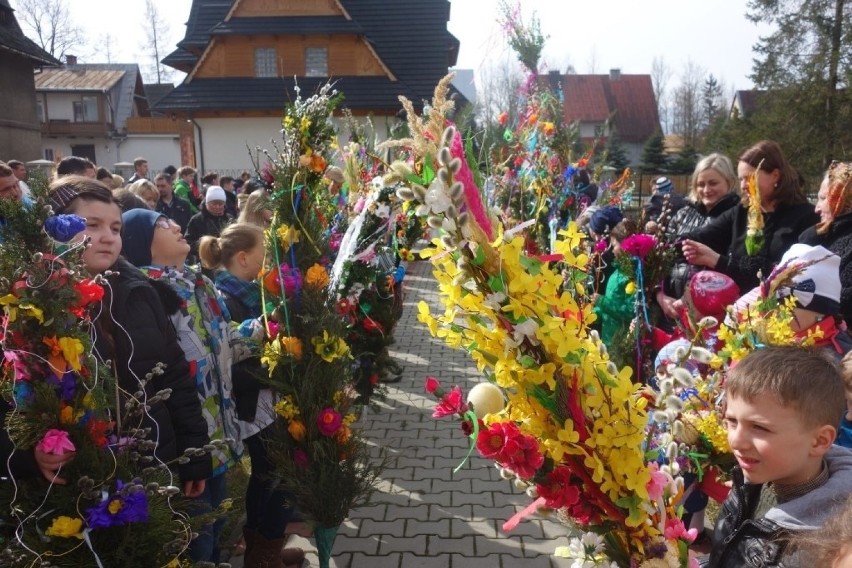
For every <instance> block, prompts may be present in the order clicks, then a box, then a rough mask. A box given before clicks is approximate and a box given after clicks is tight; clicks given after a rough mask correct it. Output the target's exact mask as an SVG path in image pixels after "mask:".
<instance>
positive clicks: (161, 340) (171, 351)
mask: <svg viewBox="0 0 852 568" xmlns="http://www.w3.org/2000/svg"><path fill="white" fill-rule="evenodd" d="M113 270H117V271H119V274H118V275H115V276H112V277H110V284H111V289H112V291H113V293H114V298H112V300H111V302H112V303H111V306H112V314H111V315H112V318H114V319H115V321H116V322H117V323H118V324H120V326H121V327H119V326H118V325H113V324H112V323H111V322H100V323H101V324H105V325H104V326H103V328H105V329H108V330H109V335H110V336H111V338H109V337H106V336H105V335H106V334H104V333H99V334H98V341H97V343H96V347H97V350H98V353H99V355H100V356H101V358H102V359H113V360H114V364H115V370H116V374H117V375H118V377H117V380H118V384H119V386H121V388H122V389H124V390H125V391H126V392H128V393H134V392H137V391H138V390H139V380H138V378H142V377H145V375H147V374H148V373H150V372H151V370H152V369H153V368H154V366H155V365H156V364H157V363H164V364H165V366H166V367H165V372H164V373H163V374H161V375H159V376H157V375H155V376H154V377H153V378H152V379H151V380H150V381H149V382H148V383H147V384H146V386H145V391H146V393H147V396H148V397H152V396H154V394H155V393H157V392H158V391H160V390H163V389H165V388H170V389H172V393H171V396H170V397H169V398H168V399H166V400H165V401H162V402H158V403H155V404H153V405H151V409H150V410H149V412H148V414H149V415H150V417H151V418H152V419H153V422H150V421H149V422H148V423H147V424H145V426H151V427H152V431H151V436H150V438H151V439H156V440H158V442H159V443H158V446H157V449H156V455H157V456H158V457H159V458H160V459H161V460H163V461H171V460H173V459H175V458H176V457H178V456H180V455H182V454H183V452H184V450H185V449H187V448H201V447H202V446H204V445H205V444H208V443H209V442H210V438H209V437H208V435H207V422H206V421H205V420H204V417H203V416H202V414H201V401H200V399H199V397H198V391H197V390H196V386H195V377H194V375H192V374H190V372H189V371H190V370H189V364H188V363H187V362H186V358H185V357H184V354H183V351H182V350H181V348H180V345H178V342H177V337H176V335H175V330H174V327H172V323H171V320H169V318H168V316H167V315H166V308H164V303H163V302H164V301H165V302H167V303H172V304H175V303H177V302H179V301H180V300H179V298H178V297H177V295H176V294H175V293H174V292H173V291H172V290H171V288H169V287H168V285H167V284H166V285H161V284H159V283H156V282H154V281H152V280H149V279H148V278H147V277H146V276H145V275H144V274H143V273H142V272H140V271H139V270H138V269H137V268H135V267H134V266H133V265H131V264H130V263H129V262H127V261H125V260H123V259H121V260H119V261H118V263H116V265H115V266H114V267H113ZM106 302H107V300H105V305H110V304H108V303H106ZM101 317H110V314H109V313H108V312H107V311H105V313H104V314H102V315H101ZM122 328H123V329H122ZM137 377H138V378H137ZM211 470H212V461H211V459H210V456H209V455H206V454H205V455H202V456H197V457H194V458H191V459H190V461H189V463H186V464H183V465H180V466H178V471H179V473H180V478H181V480H183V481H187V480H199V479H207V478H209V477H210V474H211Z"/></svg>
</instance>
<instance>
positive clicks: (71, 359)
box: [59, 337, 85, 372]
mask: <svg viewBox="0 0 852 568" xmlns="http://www.w3.org/2000/svg"><path fill="white" fill-rule="evenodd" d="M59 347H60V349H62V356H63V357H65V360H66V361H67V362H68V364H69V365H71V368H72V369H73V370H74V371H75V372H80V369H81V368H82V364H81V363H80V358H81V357H82V355H83V352H84V351H85V349H84V348H83V344H82V343H81V342H80V340H79V339H77V338H75V337H60V338H59Z"/></svg>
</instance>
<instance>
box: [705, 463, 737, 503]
mask: <svg viewBox="0 0 852 568" xmlns="http://www.w3.org/2000/svg"><path fill="white" fill-rule="evenodd" d="M704 473H705V475H704V479H703V480H702V481H701V482H700V483H699V484H698V488H699V489H700V490H701V492H702V493H704V494H705V495H707V496H708V497H710V498H711V499H713V500H714V501H718V502H719V503H724V502H725V499H727V498H728V493H730V492H731V488H730V487H728V486H726V485H725V484H724V483H721V482H720V481H719V478H718V472H717V471H716V468H712V467H711V468H708V469H707V471H706V472H704Z"/></svg>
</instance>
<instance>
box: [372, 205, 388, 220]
mask: <svg viewBox="0 0 852 568" xmlns="http://www.w3.org/2000/svg"><path fill="white" fill-rule="evenodd" d="M375 215H376V217H378V218H379V219H387V218H388V217H390V205H388V204H387V203H382V204H381V205H379V206H378V207H376V212H375Z"/></svg>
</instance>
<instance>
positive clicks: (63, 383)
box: [46, 370, 77, 402]
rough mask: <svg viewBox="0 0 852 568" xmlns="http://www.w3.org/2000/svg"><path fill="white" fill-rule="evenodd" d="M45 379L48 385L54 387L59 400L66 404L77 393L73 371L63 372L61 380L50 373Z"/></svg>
mask: <svg viewBox="0 0 852 568" xmlns="http://www.w3.org/2000/svg"><path fill="white" fill-rule="evenodd" d="M46 379H47V382H48V383H50V384H52V385H53V386H54V387H56V394H58V395H59V398H61V399H62V400H64V401H66V402H69V401H70V400H71V399H72V398H74V394H75V393H76V392H77V375H75V374H74V371H70V370H69V371H65V373H64V374H63V375H62V378H61V379H60V378H59V377H57V376H56V374H55V373H50V374H49V375H47V378H46Z"/></svg>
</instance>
